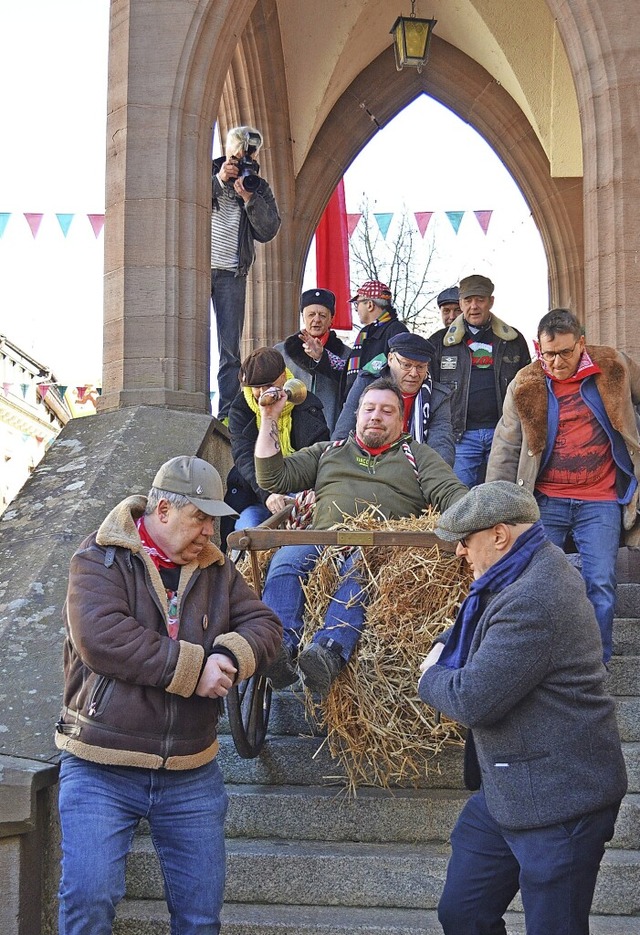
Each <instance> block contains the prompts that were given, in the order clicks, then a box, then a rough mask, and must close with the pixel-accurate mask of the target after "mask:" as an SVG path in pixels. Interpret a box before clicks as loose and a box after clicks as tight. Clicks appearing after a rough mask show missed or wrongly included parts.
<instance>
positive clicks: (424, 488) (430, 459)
mask: <svg viewBox="0 0 640 935" xmlns="http://www.w3.org/2000/svg"><path fill="white" fill-rule="evenodd" d="M403 443H404V445H403ZM409 454H410V456H411V457H409ZM412 461H415V465H414V464H413V463H412ZM256 476H257V478H258V483H259V484H260V486H261V487H263V488H264V489H265V490H270V491H272V492H273V493H286V492H287V491H288V490H308V489H310V488H313V489H315V492H316V505H315V513H314V519H313V528H314V529H329V528H330V527H331V526H333V525H335V523H340V522H342V521H343V519H344V517H345V516H355V515H356V514H357V513H361V512H363V511H364V510H366V509H367V508H368V507H369V506H370V505H375V506H377V507H379V509H380V512H381V513H382V514H383V515H384V516H385V517H386V518H387V519H398V518H399V517H401V516H411V515H413V516H417V515H418V514H419V513H421V512H422V511H423V510H424V509H426V508H427V507H429V506H434V507H436V509H438V510H440V512H442V511H443V510H446V509H447V507H449V506H451V504H452V503H455V502H456V500H459V499H460V497H462V496H464V494H465V493H467V488H466V487H465V486H464V484H461V483H460V481H459V480H458V478H457V477H456V476H455V474H454V473H453V471H452V470H451V468H450V467H449V465H448V464H447V463H446V462H445V461H443V459H442V458H441V457H440V455H439V454H437V453H436V452H435V451H434V450H433V449H432V448H430V447H429V446H428V445H421V444H419V443H418V442H416V441H414V440H413V439H412V438H411V436H409V435H403V436H401V438H399V439H398V441H397V442H395V444H393V445H392V446H391V448H388V449H387V450H386V451H383V452H382V454H380V455H375V456H374V455H371V454H369V452H367V451H365V450H364V449H362V448H361V447H360V446H359V445H358V443H357V442H356V440H355V436H354V434H353V432H352V433H351V434H350V435H349V438H348V439H347V440H346V442H337V443H336V442H317V444H315V445H311V447H310V448H305V449H303V450H302V451H297V452H295V453H294V454H292V455H289V456H288V457H287V458H283V457H282V455H281V454H280V453H278V454H275V455H272V456H271V457H270V458H256Z"/></svg>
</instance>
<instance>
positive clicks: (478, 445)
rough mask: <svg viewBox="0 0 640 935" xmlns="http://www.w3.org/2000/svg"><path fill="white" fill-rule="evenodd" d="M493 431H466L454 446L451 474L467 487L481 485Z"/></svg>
mask: <svg viewBox="0 0 640 935" xmlns="http://www.w3.org/2000/svg"><path fill="white" fill-rule="evenodd" d="M494 432H495V429H468V430H467V431H466V432H465V433H464V435H463V436H462V438H461V439H460V441H459V442H458V443H457V445H456V460H455V462H454V464H453V473H454V474H455V475H456V477H457V478H458V480H459V481H461V482H462V483H463V484H466V486H467V487H475V486H476V484H482V483H483V482H484V479H485V475H486V473H487V461H488V460H489V452H490V451H491V442H492V441H493V433H494Z"/></svg>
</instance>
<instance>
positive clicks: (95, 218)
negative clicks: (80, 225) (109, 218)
mask: <svg viewBox="0 0 640 935" xmlns="http://www.w3.org/2000/svg"><path fill="white" fill-rule="evenodd" d="M87 217H88V218H89V224H91V227H92V229H93V233H94V235H95V237H96V240H97V239H98V237H99V236H100V231H101V230H102V228H103V227H104V214H88V215H87Z"/></svg>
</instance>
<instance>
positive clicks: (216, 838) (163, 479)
mask: <svg viewBox="0 0 640 935" xmlns="http://www.w3.org/2000/svg"><path fill="white" fill-rule="evenodd" d="M222 494H223V489H222V482H221V480H220V476H219V474H218V472H217V471H216V469H215V468H214V467H212V465H211V464H209V463H208V462H206V461H204V460H202V459H201V458H197V457H188V456H180V457H177V458H172V459H171V460H170V461H167V462H166V463H165V464H163V465H162V467H161V468H160V470H159V471H158V472H157V474H156V476H155V479H154V481H153V486H152V488H151V490H150V492H149V495H148V497H143V496H131V497H128V498H127V499H126V500H123V501H122V502H121V503H120V504H118V506H116V507H114V509H113V510H112V511H111V513H109V515H108V516H107V518H106V519H105V520H104V522H103V523H102V525H101V526H100V528H99V529H98V531H97V532H96V533H93V534H92V535H91V536H89V537H88V538H87V539H85V540H84V542H83V543H82V544H81V546H80V547H79V549H78V551H77V552H76V553H75V555H74V556H73V558H72V560H71V569H70V573H69V587H68V592H67V600H66V603H65V607H64V621H65V626H66V640H65V645H64V672H65V687H64V707H63V709H62V714H61V717H60V720H59V722H58V724H57V726H56V746H57V747H58V748H59V749H60V750H61V751H62V756H61V768H60V793H59V811H60V822H61V827H62V879H61V882H60V892H59V931H60V935H95V933H97V932H101V933H107V932H110V931H111V928H112V924H113V919H114V916H115V910H116V905H117V903H118V902H119V900H120V899H122V897H123V895H124V890H125V886H124V879H125V858H126V855H127V852H128V850H129V848H130V846H131V841H132V838H133V835H134V832H135V829H136V826H137V825H138V823H139V821H140V819H141V818H146V819H147V820H148V821H149V824H150V827H151V835H152V838H153V842H154V846H155V848H156V851H157V852H158V855H159V857H160V864H161V868H162V873H163V876H164V880H165V891H166V893H167V896H168V900H169V911H170V915H171V925H172V929H173V928H175V931H180V932H196V931H198V932H204V931H205V930H206V931H207V932H210V933H212V935H213V933H216V932H219V931H220V909H221V906H222V895H223V888H224V860H225V858H224V827H223V826H224V817H225V812H226V807H227V795H226V792H225V788H224V782H223V779H222V774H221V772H220V769H219V767H218V765H217V762H216V759H215V757H216V753H217V752H218V740H217V738H216V726H217V721H218V717H219V715H220V712H221V699H222V698H224V697H225V696H226V695H227V693H228V691H229V689H230V688H231V686H232V685H233V683H234V682H235V681H236V680H242V679H246V678H248V677H249V676H251V675H252V674H253V673H254V672H255V671H256V670H257V669H259V668H261V667H262V668H264V667H265V666H266V665H268V664H269V663H270V662H272V661H273V659H274V658H275V657H276V654H277V651H278V647H279V645H280V640H281V635H282V627H281V624H280V621H279V620H278V618H277V617H276V616H275V614H274V613H273V612H272V611H271V610H270V609H269V608H268V607H267V606H265V605H264V604H263V603H262V601H260V600H258V598H257V597H256V595H255V593H254V592H253V590H252V589H251V588H249V586H248V585H247V584H246V583H245V581H244V580H243V578H242V577H241V575H239V574H238V572H237V571H236V570H235V568H234V566H233V564H232V563H231V562H229V561H227V560H226V559H225V557H224V556H223V554H222V553H221V552H220V550H219V549H218V548H217V547H216V546H215V545H213V543H212V542H211V541H210V537H211V536H212V534H213V518H214V517H216V516H224V515H226V514H229V513H232V512H233V511H232V510H231V508H230V507H228V506H227V505H226V504H225V503H224V501H223V499H222Z"/></svg>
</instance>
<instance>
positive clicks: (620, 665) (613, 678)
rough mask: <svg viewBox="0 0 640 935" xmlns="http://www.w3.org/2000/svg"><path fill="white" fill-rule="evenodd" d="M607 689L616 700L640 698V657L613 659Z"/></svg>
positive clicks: (614, 657) (628, 656)
mask: <svg viewBox="0 0 640 935" xmlns="http://www.w3.org/2000/svg"><path fill="white" fill-rule="evenodd" d="M639 622H640V621H639ZM607 689H608V691H609V692H610V693H611V694H612V695H614V696H615V697H616V698H619V697H624V696H640V655H631V654H629V655H625V656H612V657H611V660H610V661H609V676H608V680H607Z"/></svg>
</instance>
